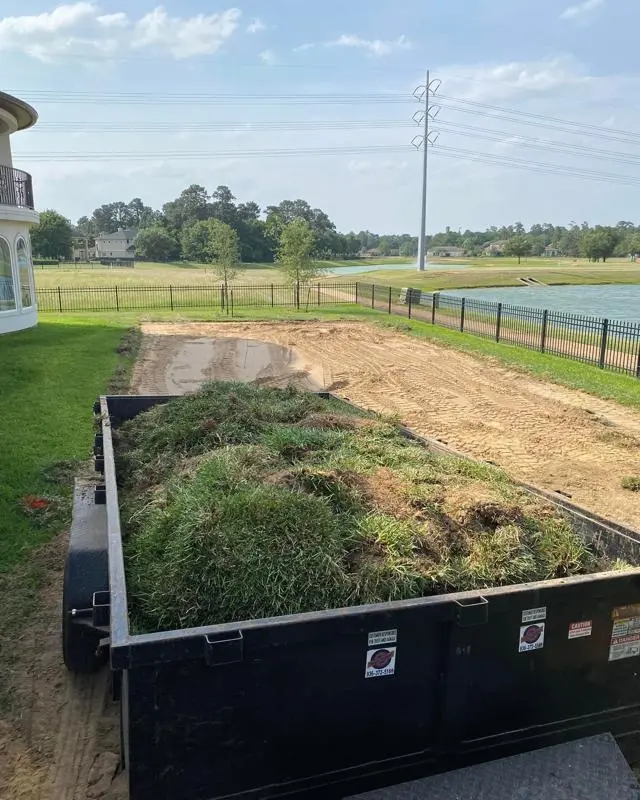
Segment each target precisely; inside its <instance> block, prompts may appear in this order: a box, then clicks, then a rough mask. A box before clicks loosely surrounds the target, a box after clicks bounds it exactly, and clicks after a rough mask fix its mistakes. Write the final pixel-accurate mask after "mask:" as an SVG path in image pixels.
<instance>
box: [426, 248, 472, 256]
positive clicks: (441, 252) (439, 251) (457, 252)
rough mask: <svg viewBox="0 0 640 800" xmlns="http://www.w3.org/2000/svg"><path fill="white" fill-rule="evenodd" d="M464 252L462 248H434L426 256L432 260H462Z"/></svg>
mask: <svg viewBox="0 0 640 800" xmlns="http://www.w3.org/2000/svg"><path fill="white" fill-rule="evenodd" d="M465 252H466V251H465V249H464V247H434V248H433V249H432V250H429V252H428V253H427V255H428V256H432V257H433V258H462V257H463V256H464V254H465Z"/></svg>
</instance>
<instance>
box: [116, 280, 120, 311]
mask: <svg viewBox="0 0 640 800" xmlns="http://www.w3.org/2000/svg"><path fill="white" fill-rule="evenodd" d="M115 290H116V311H120V300H118V287H117V286H116V287H115Z"/></svg>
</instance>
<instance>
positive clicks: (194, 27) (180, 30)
mask: <svg viewBox="0 0 640 800" xmlns="http://www.w3.org/2000/svg"><path fill="white" fill-rule="evenodd" d="M240 17H241V12H240V10H239V9H237V8H229V9H227V10H226V11H222V12H220V13H217V14H209V15H205V14H197V15H195V16H193V17H170V16H169V15H168V14H167V12H166V11H165V9H164V8H163V7H162V6H158V7H157V8H155V9H154V10H153V11H151V12H149V13H148V14H145V15H144V16H143V17H141V18H140V19H138V20H137V21H135V20H131V19H130V18H129V17H128V15H127V14H126V13H125V12H124V11H117V12H114V13H109V14H104V13H102V10H101V8H100V6H99V5H98V4H97V3H94V2H85V1H84V0H83V1H82V2H77V3H69V4H63V5H60V6H58V7H57V8H54V9H53V10H52V11H48V12H43V13H42V14H33V15H25V16H19V17H18V16H13V17H0V52H2V51H14V52H22V53H25V54H26V55H29V56H31V57H33V58H36V59H38V60H40V61H51V60H52V59H54V58H55V57H56V56H61V55H65V54H74V55H83V54H86V55H87V57H88V60H90V57H91V55H92V53H93V52H95V51H96V50H97V51H99V52H101V53H103V54H115V53H122V52H126V51H128V50H130V49H131V48H136V49H140V48H152V49H159V50H163V51H164V52H167V53H169V54H170V55H172V56H173V57H174V58H176V59H184V58H190V57H193V56H198V55H208V54H211V53H215V52H217V51H218V50H219V49H220V47H222V45H223V44H224V43H225V42H226V41H228V40H229V39H230V38H231V37H232V36H233V34H234V33H235V31H236V30H237V28H238V26H239V20H240ZM131 25H134V29H133V35H132V34H131V32H130V31H128V30H126V29H127V28H129V27H130V26H131Z"/></svg>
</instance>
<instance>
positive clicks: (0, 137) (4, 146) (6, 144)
mask: <svg viewBox="0 0 640 800" xmlns="http://www.w3.org/2000/svg"><path fill="white" fill-rule="evenodd" d="M0 166H3V167H11V166H13V161H12V159H11V142H10V140H9V134H8V133H0Z"/></svg>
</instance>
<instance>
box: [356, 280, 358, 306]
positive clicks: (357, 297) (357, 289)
mask: <svg viewBox="0 0 640 800" xmlns="http://www.w3.org/2000/svg"><path fill="white" fill-rule="evenodd" d="M356 305H358V281H356Z"/></svg>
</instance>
